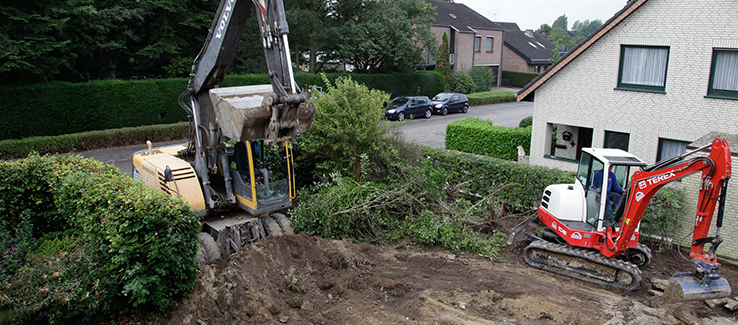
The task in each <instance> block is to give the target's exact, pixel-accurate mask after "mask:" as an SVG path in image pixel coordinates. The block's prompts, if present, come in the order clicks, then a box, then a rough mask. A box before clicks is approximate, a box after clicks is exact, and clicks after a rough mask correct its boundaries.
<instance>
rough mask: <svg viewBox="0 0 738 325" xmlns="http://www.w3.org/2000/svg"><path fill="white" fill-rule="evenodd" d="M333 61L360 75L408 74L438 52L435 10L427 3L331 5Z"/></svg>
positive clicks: (374, 0) (361, 0)
mask: <svg viewBox="0 0 738 325" xmlns="http://www.w3.org/2000/svg"><path fill="white" fill-rule="evenodd" d="M331 10H332V12H331V16H330V17H331V19H332V27H331V28H330V29H329V31H328V36H329V37H330V39H331V40H333V41H332V42H331V43H330V44H329V45H328V47H327V48H326V50H327V51H328V53H330V54H331V56H330V57H331V58H335V59H338V60H343V61H346V62H350V63H351V64H353V66H354V67H355V69H356V71H357V72H380V71H399V72H403V71H408V70H412V69H414V68H415V66H416V64H418V63H420V62H422V55H423V50H424V49H435V48H436V46H437V45H436V41H435V38H434V37H433V34H432V33H431V32H430V26H431V23H432V22H433V20H434V18H435V17H434V15H435V9H434V8H433V7H432V6H431V5H430V4H428V3H426V2H425V1H423V0H396V1H384V0H345V1H334V2H332V3H331Z"/></svg>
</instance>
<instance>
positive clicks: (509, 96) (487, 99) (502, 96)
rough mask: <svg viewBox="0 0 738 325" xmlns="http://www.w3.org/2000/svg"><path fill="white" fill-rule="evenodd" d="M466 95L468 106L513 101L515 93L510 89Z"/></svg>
mask: <svg viewBox="0 0 738 325" xmlns="http://www.w3.org/2000/svg"><path fill="white" fill-rule="evenodd" d="M466 97H467V98H469V106H476V105H488V104H498V103H511V102H514V101H515V93H514V92H512V91H485V92H481V93H473V94H468V95H466Z"/></svg>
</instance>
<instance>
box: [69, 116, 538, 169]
mask: <svg viewBox="0 0 738 325" xmlns="http://www.w3.org/2000/svg"><path fill="white" fill-rule="evenodd" d="M531 115H533V103H531V102H524V103H505V104H494V105H482V106H472V107H470V108H469V112H468V113H467V114H463V113H452V114H448V115H446V116H443V115H433V117H431V118H430V119H427V120H426V119H418V120H412V121H408V122H407V123H405V125H402V126H400V130H401V131H402V134H403V136H404V137H405V140H406V141H412V142H415V143H418V144H422V145H426V146H431V147H436V148H443V147H444V142H445V138H446V124H448V123H451V122H453V121H456V120H462V119H465V118H467V117H479V118H483V119H489V120H492V122H493V123H494V125H499V126H518V123H520V120H522V119H523V118H525V117H527V116H531ZM390 123H395V122H390ZM181 142H182V141H174V142H163V143H154V147H159V146H163V145H168V144H175V143H181ZM143 149H146V144H140V145H135V146H129V147H120V148H110V149H100V150H91V151H83V152H80V153H79V154H81V155H82V156H85V157H88V158H93V159H95V160H98V161H101V162H104V163H108V164H113V165H115V166H116V167H118V168H119V169H120V170H121V171H123V173H126V174H128V175H130V174H131V168H132V164H131V156H132V155H133V153H134V152H136V151H139V150H143Z"/></svg>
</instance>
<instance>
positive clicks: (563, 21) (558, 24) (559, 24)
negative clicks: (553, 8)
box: [551, 14, 569, 31]
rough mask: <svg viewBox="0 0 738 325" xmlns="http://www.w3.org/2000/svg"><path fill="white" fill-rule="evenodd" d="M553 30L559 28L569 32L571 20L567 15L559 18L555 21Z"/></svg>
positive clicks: (552, 26)
mask: <svg viewBox="0 0 738 325" xmlns="http://www.w3.org/2000/svg"><path fill="white" fill-rule="evenodd" d="M551 28H553V29H556V28H559V29H561V30H564V31H568V30H569V19H568V18H566V14H564V15H561V16H559V17H558V18H556V20H554V22H553V24H552V25H551Z"/></svg>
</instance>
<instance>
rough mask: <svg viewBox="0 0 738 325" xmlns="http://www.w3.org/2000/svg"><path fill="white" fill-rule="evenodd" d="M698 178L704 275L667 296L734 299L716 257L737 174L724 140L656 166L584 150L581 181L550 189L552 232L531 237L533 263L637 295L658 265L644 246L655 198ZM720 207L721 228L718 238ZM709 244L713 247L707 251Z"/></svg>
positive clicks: (674, 284)
mask: <svg viewBox="0 0 738 325" xmlns="http://www.w3.org/2000/svg"><path fill="white" fill-rule="evenodd" d="M700 153H702V154H700ZM705 153H709V154H708V155H707V156H704V154H705ZM632 168H638V170H635V171H631V169H632ZM695 173H701V185H700V190H699V197H698V201H697V213H696V216H695V222H694V224H693V227H694V228H693V229H692V242H691V252H690V258H691V261H692V263H693V264H694V266H695V268H696V271H694V272H690V273H681V274H675V275H674V276H673V277H671V278H670V279H669V285H668V286H667V288H666V291H665V293H664V298H665V300H666V301H670V302H677V301H689V300H706V299H715V298H722V297H727V296H729V295H730V294H731V288H730V284H729V283H728V281H727V280H726V279H725V278H723V277H721V276H720V271H719V270H720V264H719V263H718V261H717V258H716V250H717V248H718V246H719V245H720V243H721V242H722V238H721V237H720V228H721V227H722V222H723V215H724V207H725V199H726V191H727V186H728V180H729V179H730V174H731V153H730V148H729V146H728V143H727V141H726V140H725V139H722V138H717V139H715V140H714V141H712V143H711V144H709V145H706V146H703V147H701V148H697V149H695V150H693V151H690V152H687V153H684V154H682V155H677V156H674V157H671V158H669V159H665V160H663V161H660V162H657V163H655V164H654V165H651V166H647V164H646V163H644V162H643V161H642V160H641V159H639V158H638V157H636V156H634V155H632V154H630V153H628V152H625V151H623V150H620V149H601V148H584V149H583V150H582V153H581V158H580V162H579V167H578V170H577V174H576V179H575V182H574V184H558V185H550V186H548V187H547V188H546V189H545V191H544V193H543V196H542V199H541V203H540V206H539V207H538V219H539V220H540V221H541V222H542V223H543V224H544V225H545V226H546V227H547V228H548V229H547V230H546V231H545V232H544V234H543V236H542V237H543V238H539V237H536V236H528V237H529V238H532V239H533V241H532V242H531V243H530V245H528V247H526V248H525V260H526V262H527V263H528V264H530V265H531V266H534V267H537V268H540V269H543V270H547V271H551V272H554V273H559V274H563V275H567V276H570V277H574V278H577V279H581V280H584V281H588V282H594V283H598V284H607V285H611V286H614V287H619V288H624V289H627V290H634V289H635V288H636V287H637V286H638V284H639V281H640V279H641V272H640V269H642V268H645V267H646V266H648V265H649V263H650V261H651V251H650V249H649V248H648V247H647V246H646V245H643V244H640V243H638V240H639V238H640V231H639V227H640V222H641V218H642V217H643V213H644V211H645V210H646V207H647V206H648V203H649V201H650V200H651V198H652V197H653V195H654V194H655V193H656V192H657V191H658V190H659V189H660V188H661V187H663V186H664V185H666V184H668V183H670V182H673V181H676V180H679V179H682V178H684V177H686V176H688V175H691V174H695ZM606 175H607V176H606ZM617 190H622V192H621V193H615V192H616V191H617ZM718 203H719V204H718ZM716 207H718V212H717V219H716V222H715V225H716V228H717V231H716V233H715V235H714V236H710V235H709V230H710V225H711V223H712V221H713V215H714V213H715V209H716ZM527 221H529V220H527ZM527 221H526V222H523V223H521V224H520V225H518V226H517V227H515V229H513V232H512V233H511V235H510V242H511V241H512V240H513V239H516V240H517V239H520V238H525V236H521V234H523V233H524V227H525V224H526V223H527ZM706 244H710V248H709V249H708V251H707V252H705V245H706Z"/></svg>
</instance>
